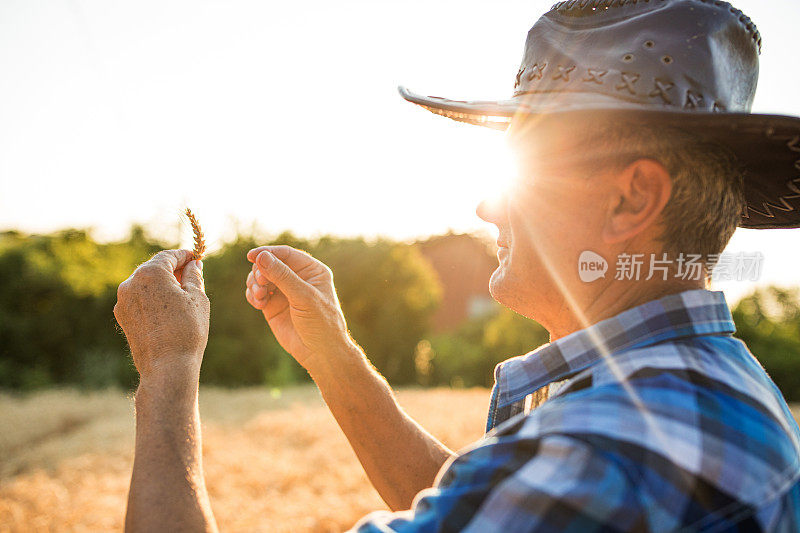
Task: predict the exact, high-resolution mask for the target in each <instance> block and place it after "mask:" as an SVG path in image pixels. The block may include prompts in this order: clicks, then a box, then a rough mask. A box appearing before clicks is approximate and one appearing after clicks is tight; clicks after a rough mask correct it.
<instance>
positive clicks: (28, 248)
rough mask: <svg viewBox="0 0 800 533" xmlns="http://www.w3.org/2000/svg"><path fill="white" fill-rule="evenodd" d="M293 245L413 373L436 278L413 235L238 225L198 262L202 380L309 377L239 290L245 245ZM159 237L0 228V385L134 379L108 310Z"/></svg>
mask: <svg viewBox="0 0 800 533" xmlns="http://www.w3.org/2000/svg"><path fill="white" fill-rule="evenodd" d="M274 243H281V244H289V245H292V246H295V247H298V248H301V249H304V250H306V251H308V252H309V253H311V254H312V255H315V256H316V257H319V258H321V259H322V260H323V261H325V262H326V263H327V264H328V265H329V266H330V267H331V269H332V270H333V272H334V276H335V279H336V284H337V289H338V292H339V296H340V299H341V300H342V304H343V307H344V309H345V313H346V316H347V317H348V323H349V325H350V327H351V329H352V331H353V333H354V336H355V337H356V338H358V339H359V341H360V342H361V343H362V344H363V345H364V347H365V348H366V349H367V350H368V351H369V353H370V355H371V356H372V359H373V362H374V364H375V365H376V366H377V367H378V368H379V369H380V370H381V371H382V372H383V373H384V375H385V376H386V377H387V378H388V379H390V380H392V381H393V382H395V383H411V382H414V381H415V379H416V375H415V369H414V347H415V346H416V344H417V342H418V341H419V339H420V338H422V337H423V336H424V335H425V334H426V333H427V332H428V327H429V322H430V318H431V315H432V313H433V312H434V311H435V309H436V305H437V304H438V301H439V296H440V287H439V284H438V281H437V279H436V277H435V275H434V273H433V271H432V269H431V267H430V265H429V264H428V263H427V262H426V261H425V260H424V259H423V258H422V257H421V256H420V255H419V252H418V251H416V249H415V248H414V247H413V246H411V245H408V244H402V243H397V242H391V241H384V240H380V241H377V242H367V241H364V240H363V239H338V238H333V237H325V238H322V239H319V240H318V241H308V240H303V239H298V238H296V237H295V236H293V235H292V234H290V233H284V234H282V235H279V236H278V237H277V238H276V239H274V240H273V241H272V242H271V243H269V242H267V243H265V242H263V241H262V242H258V243H257V242H256V240H255V239H254V238H253V237H247V236H241V235H240V236H239V237H237V239H236V240H234V241H233V242H230V243H228V244H226V245H225V246H223V248H222V249H221V250H219V251H218V252H217V253H215V254H213V255H211V256H209V257H208V258H207V259H206V261H205V262H204V274H205V279H206V289H207V291H208V295H209V298H210V300H211V313H212V320H211V332H210V336H209V342H208V348H207V350H206V354H205V359H204V362H203V370H202V373H201V380H202V381H203V382H205V383H214V384H218V385H226V386H235V385H255V384H267V385H275V386H278V385H287V384H291V383H296V382H299V381H304V380H307V379H308V376H307V374H306V373H305V371H304V370H303V369H302V368H301V367H300V366H299V365H298V364H297V363H296V362H295V361H294V360H293V359H292V358H291V356H289V355H288V354H286V353H285V352H284V350H283V349H282V348H281V347H280V345H279V344H278V343H277V341H276V340H275V339H274V337H273V336H272V334H271V333H270V332H269V328H268V327H267V325H266V324H265V322H264V319H263V317H262V315H261V313H259V312H258V311H256V310H254V309H252V308H251V307H250V306H249V305H248V304H247V302H246V301H245V298H244V281H245V278H246V276H247V273H248V271H249V270H250V267H251V265H250V263H249V262H248V261H247V258H246V254H247V251H248V250H250V249H251V248H253V247H255V246H256V245H257V244H274ZM165 247H166V246H165V245H164V244H163V243H158V242H155V241H153V240H151V239H148V238H147V236H146V235H145V234H144V231H143V230H142V229H141V228H133V230H132V231H131V234H130V236H129V238H128V239H127V240H125V241H122V242H116V243H110V244H99V243H97V242H95V241H94V240H93V239H92V238H91V237H90V235H89V234H88V233H87V232H85V231H78V230H67V231H62V232H59V233H55V234H52V235H43V236H27V235H22V234H19V233H16V232H7V233H3V234H0V387H5V388H15V389H30V388H35V387H41V386H46V385H51V384H56V383H71V384H77V385H82V386H85V387H101V386H107V385H109V384H117V385H121V386H124V387H132V386H134V385H135V383H136V372H135V369H134V368H133V365H132V363H131V360H130V357H129V356H128V355H126V346H125V340H124V337H123V335H122V334H121V332H120V331H118V327H117V326H116V322H115V320H114V317H113V307H114V303H115V302H116V289H117V286H118V285H119V283H121V282H122V281H123V280H124V279H125V278H127V277H128V276H129V275H130V273H131V272H132V271H133V269H134V268H135V267H136V266H137V265H138V264H140V263H141V262H142V261H145V260H146V259H148V258H149V257H150V256H152V255H153V254H154V253H156V252H157V251H158V250H160V249H163V248H165Z"/></svg>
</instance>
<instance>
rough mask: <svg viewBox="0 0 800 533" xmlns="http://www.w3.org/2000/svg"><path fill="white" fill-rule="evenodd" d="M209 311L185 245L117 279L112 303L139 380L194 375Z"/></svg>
mask: <svg viewBox="0 0 800 533" xmlns="http://www.w3.org/2000/svg"><path fill="white" fill-rule="evenodd" d="M209 315H210V305H209V301H208V297H207V296H206V294H205V290H204V287H203V271H202V263H201V262H200V261H194V260H192V253H191V252H190V251H189V250H165V251H162V252H159V253H157V254H156V255H155V256H154V257H153V258H152V259H150V260H149V261H147V262H146V263H144V264H142V265H141V266H139V268H137V269H136V271H135V272H134V273H133V274H132V275H131V276H130V277H129V278H128V279H126V280H125V281H123V282H122V283H121V284H120V286H119V289H118V290H117V304H116V305H115V306H114V316H115V317H116V318H117V322H119V325H120V326H122V330H123V331H124V332H125V336H126V337H127V338H128V344H129V345H130V348H131V354H132V355H133V362H134V364H135V365H136V369H137V370H138V371H139V374H140V376H141V378H142V381H145V380H148V379H151V378H155V379H156V380H160V379H164V378H166V379H168V380H173V379H180V380H185V379H190V380H191V379H194V380H196V379H197V378H198V377H199V374H200V363H201V362H202V360H203V351H204V350H205V347H206V342H207V341H208V327H209ZM195 382H196V381H195Z"/></svg>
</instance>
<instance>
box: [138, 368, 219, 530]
mask: <svg viewBox="0 0 800 533" xmlns="http://www.w3.org/2000/svg"><path fill="white" fill-rule="evenodd" d="M197 392H198V385H197V381H196V380H193V381H192V382H190V383H183V380H178V381H177V382H175V381H171V382H166V381H162V382H160V383H155V382H152V381H145V380H144V379H143V380H142V384H140V385H139V389H138V390H137V393H136V455H135V458H134V464H133V475H132V478H131V487H130V493H129V494H128V510H127V515H126V517H125V529H126V531H133V532H138V531H148V532H149V531H216V530H217V527H216V523H215V522H214V516H213V514H212V512H211V506H210V503H209V499H208V493H207V491H206V485H205V478H204V476H203V464H202V443H201V432H200V414H199V411H198V399H197Z"/></svg>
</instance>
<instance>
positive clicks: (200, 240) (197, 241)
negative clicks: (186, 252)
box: [186, 207, 206, 260]
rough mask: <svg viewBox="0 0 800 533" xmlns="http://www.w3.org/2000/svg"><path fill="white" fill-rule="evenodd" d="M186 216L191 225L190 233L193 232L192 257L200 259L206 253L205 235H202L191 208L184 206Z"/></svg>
mask: <svg viewBox="0 0 800 533" xmlns="http://www.w3.org/2000/svg"><path fill="white" fill-rule="evenodd" d="M186 217H187V218H188V219H189V223H190V224H191V225H192V233H194V250H192V259H197V260H200V259H202V258H203V255H204V254H205V253H206V240H205V237H203V230H202V229H200V223H199V222H198V221H197V217H195V216H194V213H192V210H191V209H189V208H188V207H187V208H186Z"/></svg>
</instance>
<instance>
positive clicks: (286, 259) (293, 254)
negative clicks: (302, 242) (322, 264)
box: [247, 244, 319, 272]
mask: <svg viewBox="0 0 800 533" xmlns="http://www.w3.org/2000/svg"><path fill="white" fill-rule="evenodd" d="M263 251H267V252H269V253H271V254H272V255H274V256H275V257H277V258H278V259H280V260H281V261H282V262H283V264H285V265H286V266H288V267H289V268H291V269H292V270H294V271H295V272H299V271H300V270H301V269H302V268H304V267H307V266H309V265H315V264H317V263H319V261H317V260H316V259H314V258H313V257H311V256H310V255H309V254H308V253H306V252H304V251H303V250H298V249H297V248H292V247H291V246H286V245H285V244H276V245H273V246H260V247H258V248H253V249H252V250H250V251H249V252H248V253H247V259H248V260H249V261H250V262H251V263H255V262H256V258H257V257H258V255H259V254H260V253H261V252H263Z"/></svg>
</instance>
